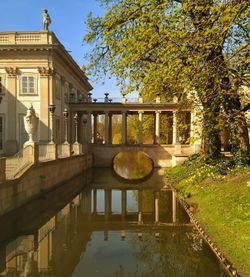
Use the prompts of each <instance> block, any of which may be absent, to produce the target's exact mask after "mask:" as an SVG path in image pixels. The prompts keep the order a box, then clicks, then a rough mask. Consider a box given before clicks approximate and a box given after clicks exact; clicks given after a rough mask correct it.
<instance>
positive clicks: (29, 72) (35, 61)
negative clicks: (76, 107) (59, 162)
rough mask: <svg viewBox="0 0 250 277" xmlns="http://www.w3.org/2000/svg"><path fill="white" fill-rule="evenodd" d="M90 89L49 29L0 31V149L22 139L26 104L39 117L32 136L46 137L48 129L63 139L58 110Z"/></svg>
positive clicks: (7, 150)
mask: <svg viewBox="0 0 250 277" xmlns="http://www.w3.org/2000/svg"><path fill="white" fill-rule="evenodd" d="M91 89H92V86H91V85H90V83H89V81H88V78H87V77H86V76H85V74H84V72H83V71H82V70H81V68H80V67H79V66H78V65H77V63H76V62H75V61H74V60H73V58H72V57H71V56H70V54H69V53H68V51H67V50H66V49H65V48H64V46H63V45H62V44H61V43H60V41H59V40H58V39H57V37H56V36H55V34H54V33H53V32H50V31H40V32H2V33H0V99H1V100H0V101H1V103H0V154H5V155H12V154H14V153H16V152H17V151H18V150H19V149H21V148H22V145H23V143H24V142H25V141H26V140H27V133H26V132H25V130H24V121H23V117H24V115H25V114H26V112H27V108H28V107H29V106H30V104H32V105H33V107H34V109H35V111H36V114H37V116H38V117H39V126H38V132H37V137H36V140H37V141H38V142H39V143H43V142H48V141H49V140H50V138H51V130H53V131H52V132H53V134H52V135H53V138H54V140H55V142H57V143H61V142H63V141H64V139H65V124H64V117H63V111H64V110H65V108H67V109H68V108H69V107H68V103H69V102H74V101H76V102H78V103H79V101H80V102H81V101H85V99H87V94H88V92H89V91H90V90H91ZM49 107H50V111H49ZM51 111H52V112H53V114H52V113H51ZM69 117H70V118H69V121H70V120H72V119H71V118H73V116H72V115H71V114H70V111H69ZM69 125H70V126H71V125H72V124H69ZM73 126H74V125H73ZM70 131H71V130H68V132H69V133H70Z"/></svg>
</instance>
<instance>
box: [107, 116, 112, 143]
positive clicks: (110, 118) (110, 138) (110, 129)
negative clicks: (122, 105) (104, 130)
mask: <svg viewBox="0 0 250 277" xmlns="http://www.w3.org/2000/svg"><path fill="white" fill-rule="evenodd" d="M108 139H109V140H108V141H109V143H110V144H112V114H111V113H110V114H109V138H108Z"/></svg>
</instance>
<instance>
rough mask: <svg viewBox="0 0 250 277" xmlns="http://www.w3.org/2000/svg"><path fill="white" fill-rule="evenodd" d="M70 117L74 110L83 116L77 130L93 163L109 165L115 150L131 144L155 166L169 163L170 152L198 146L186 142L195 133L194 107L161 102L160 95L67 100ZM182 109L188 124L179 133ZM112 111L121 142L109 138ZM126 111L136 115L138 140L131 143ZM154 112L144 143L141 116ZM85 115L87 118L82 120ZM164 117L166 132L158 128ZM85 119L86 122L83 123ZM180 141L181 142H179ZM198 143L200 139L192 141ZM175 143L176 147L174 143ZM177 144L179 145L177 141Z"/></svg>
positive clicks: (186, 152)
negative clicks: (132, 100)
mask: <svg viewBox="0 0 250 277" xmlns="http://www.w3.org/2000/svg"><path fill="white" fill-rule="evenodd" d="M70 111H71V113H72V116H71V118H72V119H73V115H74V114H75V113H77V114H78V117H80V118H81V117H82V118H85V119H84V120H81V124H80V126H79V133H81V134H82V137H81V141H82V142H83V143H88V145H89V150H90V151H91V152H92V153H94V156H95V157H96V158H95V164H94V165H95V166H110V165H111V160H112V158H113V157H114V155H115V154H117V153H118V152H119V151H121V150H126V149H130V148H131V147H136V148H137V149H138V148H139V149H140V150H142V151H144V152H146V153H147V154H148V155H149V156H150V157H151V158H152V159H153V161H154V164H155V166H157V167H166V166H170V165H171V164H172V156H173V155H175V154H177V155H180V156H181V154H182V156H188V155H190V154H193V153H194V152H196V151H197V150H198V149H199V147H197V145H196V146H194V145H190V144H188V139H189V138H190V137H192V138H194V137H197V135H198V132H197V126H196V125H197V124H196V122H195V120H196V110H194V109H192V107H191V105H189V106H186V107H181V109H180V105H179V104H178V103H177V102H171V103H170V102H169V103H161V101H160V99H158V100H157V99H156V101H155V102H154V103H143V101H140V103H129V102H126V101H123V102H122V103H109V101H108V99H106V101H105V102H103V103H100V102H92V101H90V102H86V103H71V104H70ZM180 113H182V114H184V113H185V124H186V125H187V126H189V128H188V130H186V131H185V132H184V133H180V129H179V128H178V120H179V114H180ZM101 115H102V116H104V135H103V139H102V141H101V143H100V140H99V138H98V134H99V133H98V122H99V116H101ZM114 115H120V116H121V144H120V145H119V144H118V145H117V144H113V138H112V117H113V116H114ZM129 115H137V116H138V143H137V144H136V145H131V144H129V143H128V136H127V133H128V130H127V117H128V116H129ZM144 115H152V116H154V141H153V144H146V145H145V144H144V138H143V116H144ZM86 117H87V120H86ZM164 117H165V121H166V122H167V125H168V128H167V129H168V131H167V133H165V134H163V132H162V131H161V118H164ZM84 123H87V124H84ZM163 135H164V138H165V139H164V143H163V144H161V143H160V142H161V141H162V140H160V138H161V136H163ZM181 143H182V144H181ZM196 143H198V145H199V143H200V142H196ZM176 144H178V149H175V145H176ZM180 144H181V145H180Z"/></svg>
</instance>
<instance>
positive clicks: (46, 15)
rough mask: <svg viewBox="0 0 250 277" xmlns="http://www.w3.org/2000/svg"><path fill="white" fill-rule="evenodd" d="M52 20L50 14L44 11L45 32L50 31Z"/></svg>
mask: <svg viewBox="0 0 250 277" xmlns="http://www.w3.org/2000/svg"><path fill="white" fill-rule="evenodd" d="M51 22H52V21H51V18H50V16H49V13H48V11H47V10H46V9H44V10H43V30H44V31H48V30H49V25H50V23H51Z"/></svg>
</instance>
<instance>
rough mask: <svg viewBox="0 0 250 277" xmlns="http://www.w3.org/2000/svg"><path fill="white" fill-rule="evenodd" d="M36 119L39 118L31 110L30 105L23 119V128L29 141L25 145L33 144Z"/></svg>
mask: <svg viewBox="0 0 250 277" xmlns="http://www.w3.org/2000/svg"><path fill="white" fill-rule="evenodd" d="M38 119H39V118H38V117H37V116H36V112H35V109H34V108H33V106H32V104H30V107H29V108H28V110H27V114H26V115H25V117H24V128H25V131H26V132H27V133H28V135H29V141H27V142H26V143H33V142H34V135H35V133H36V131H37V126H38Z"/></svg>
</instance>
